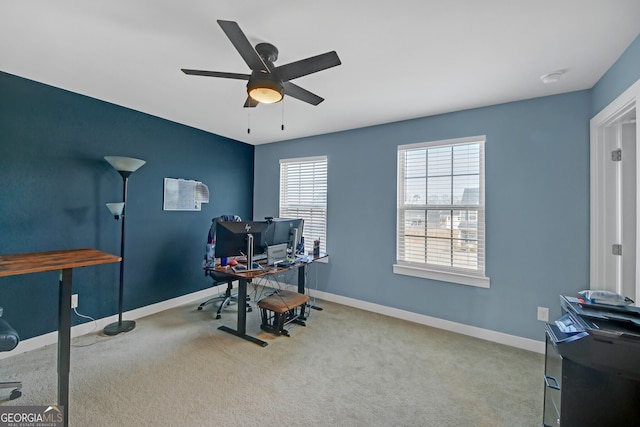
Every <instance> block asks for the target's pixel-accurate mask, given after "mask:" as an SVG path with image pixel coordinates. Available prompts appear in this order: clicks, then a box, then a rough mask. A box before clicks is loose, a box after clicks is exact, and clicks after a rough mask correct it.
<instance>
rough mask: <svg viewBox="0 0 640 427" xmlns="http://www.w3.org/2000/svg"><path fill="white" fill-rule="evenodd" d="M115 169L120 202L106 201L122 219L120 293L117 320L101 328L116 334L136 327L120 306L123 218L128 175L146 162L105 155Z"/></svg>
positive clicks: (122, 278) (114, 213)
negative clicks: (118, 184)
mask: <svg viewBox="0 0 640 427" xmlns="http://www.w3.org/2000/svg"><path fill="white" fill-rule="evenodd" d="M104 159H105V160H106V161H107V162H109V164H110V165H111V166H113V168H114V169H115V170H117V171H118V173H119V174H120V176H122V185H123V188H122V202H116V203H107V208H108V209H109V212H111V214H112V215H113V216H114V218H115V219H116V220H121V221H122V232H121V235H120V257H121V258H122V261H120V289H119V290H120V295H119V296H118V321H117V322H114V323H111V324H109V325H107V326H105V328H104V329H103V332H104V333H105V335H117V334H119V333H121V332H129V331H131V330H132V329H134V328H135V327H136V322H134V321H133V320H122V307H123V291H124V260H125V258H124V243H125V240H124V231H125V228H124V220H125V209H126V206H127V182H128V181H129V176H130V175H131V174H132V173H133V172H135V171H137V170H138V169H140V167H141V166H142V165H144V164H145V163H146V162H145V161H144V160H140V159H134V158H132V157H118V156H106V157H105V158H104Z"/></svg>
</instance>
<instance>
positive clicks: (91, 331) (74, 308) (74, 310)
mask: <svg viewBox="0 0 640 427" xmlns="http://www.w3.org/2000/svg"><path fill="white" fill-rule="evenodd" d="M73 312H74V313H75V314H76V316H78V317H82V318H83V319H89V320H91V321H92V322H93V329H92V330H90V331H89V332H87V335H88V334H91V333H93V332H95V330H96V329H98V322H96V319H94V318H93V317H91V316H85V315H84V314H80V313H78V308H77V307H73ZM97 342H98V341H97V340H96V341H94V342H92V343H90V344H83V345H80V344H71V346H72V347H89V346H92V345H94V344H95V343H97Z"/></svg>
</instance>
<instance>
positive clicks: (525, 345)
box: [260, 280, 545, 354]
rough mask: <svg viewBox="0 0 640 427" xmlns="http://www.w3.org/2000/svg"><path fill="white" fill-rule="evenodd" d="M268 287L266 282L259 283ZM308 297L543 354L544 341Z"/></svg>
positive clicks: (337, 298)
mask: <svg viewBox="0 0 640 427" xmlns="http://www.w3.org/2000/svg"><path fill="white" fill-rule="evenodd" d="M260 284H261V285H264V286H269V282H268V281H266V280H265V281H263V283H260ZM286 289H287V290H292V291H293V290H297V289H298V287H297V286H293V285H287V286H286ZM309 296H311V297H316V298H319V299H321V300H325V301H330V302H335V303H338V304H342V305H346V306H349V307H354V308H359V309H361V310H366V311H371V312H374V313H379V314H384V315H385V316H390V317H395V318H397V319H403V320H408V321H409V322H414V323H419V324H421V325H425V326H431V327H434V328H438V329H444V330H445V331H450V332H455V333H457V334H462V335H467V336H470V337H474V338H480V339H483V340H486V341H491V342H495V343H498V344H504V345H508V346H511V347H516V348H520V349H523V350H528V351H533V352H535V353H540V354H544V353H545V343H544V341H536V340H532V339H529V338H522V337H518V336H515V335H509V334H505V333H502V332H496V331H492V330H490V329H482V328H478V327H476V326H469V325H464V324H462V323H456V322H452V321H450V320H444V319H439V318H437V317H431V316H425V315H424V314H417V313H413V312H410V311H405V310H399V309H397V308H392V307H387V306H384V305H380V304H374V303H370V302H366V301H360V300H357V299H353V298H348V297H343V296H340V295H335V294H330V293H327V292H322V291H316V290H313V289H310V290H309Z"/></svg>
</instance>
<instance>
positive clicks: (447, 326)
mask: <svg viewBox="0 0 640 427" xmlns="http://www.w3.org/2000/svg"><path fill="white" fill-rule="evenodd" d="M254 282H256V283H257V284H259V285H264V286H270V285H271V284H270V283H269V281H267V280H260V279H258V280H254ZM271 287H272V286H271ZM287 289H289V290H292V291H294V290H297V289H298V287H297V286H294V285H288V286H287ZM217 293H218V290H217V289H216V288H215V287H213V288H208V289H205V290H202V291H198V292H194V293H191V294H187V295H182V296H180V297H177V298H173V299H170V300H166V301H162V302H159V303H156V304H151V305H147V306H145V307H140V308H137V309H135V310H131V311H127V312H126V313H123V314H122V317H123V318H124V319H126V320H136V319H140V318H142V317H146V316H150V315H152V314H156V313H159V312H161V311H164V310H169V309H171V308H174V307H178V306H180V305H184V304H189V303H192V302H195V301H198V300H202V299H206V298H209V297H211V296H212V295H215V294H217ZM309 295H310V296H311V297H315V298H319V299H321V300H325V301H330V302H335V303H337V304H342V305H346V306H349V307H354V308H359V309H361V310H366V311H371V312H374V313H379V314H383V315H385V316H390V317H395V318H397V319H403V320H407V321H409V322H414V323H418V324H421V325H425V326H431V327H434V328H438V329H443V330H446V331H450V332H455V333H458V334H462V335H468V336H470V337H474V338H480V339H483V340H486V341H491V342H495V343H498V344H504V345H508V346H511V347H516V348H521V349H523V350H528V351H533V352H536V353H541V354H544V352H545V343H544V341H536V340H532V339H529V338H522V337H518V336H515V335H508V334H504V333H502V332H496V331H492V330H489V329H482V328H478V327H475V326H469V325H464V324H461V323H456V322H452V321H449V320H443V319H439V318H437V317H431V316H425V315H423V314H417V313H412V312H410V311H405V310H399V309H397V308H392V307H387V306H384V305H380V304H374V303H370V302H366V301H360V300H357V299H353V298H348V297H343V296H340V295H335V294H330V293H327V292H322V291H317V290H313V289H310V290H309ZM117 321H118V315H117V314H116V315H113V316H110V317H105V318H102V319H98V320H96V323H94V322H87V323H83V324H80V325H76V326H73V327H72V328H71V338H75V337H78V336H81V335H86V334H89V333H91V332H93V331H94V330H95V329H96V328H98V329H103V328H104V327H105V326H107V325H108V324H110V323H113V322H117ZM96 325H97V326H96ZM57 341H58V332H57V331H56V332H50V333H48V334H44V335H39V336H37V337H33V338H29V339H27V340H24V341H20V343H19V344H18V346H17V347H16V348H15V349H14V350H12V351H7V352H0V360H1V359H4V358H6V357H11V356H15V355H16V354H20V353H25V352H27V351H30V350H35V349H38V348H41V347H44V346H47V345H50V344H55V343H57Z"/></svg>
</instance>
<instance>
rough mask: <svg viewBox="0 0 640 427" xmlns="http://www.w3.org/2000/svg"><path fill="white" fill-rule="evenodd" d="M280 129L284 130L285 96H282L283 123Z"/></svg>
mask: <svg viewBox="0 0 640 427" xmlns="http://www.w3.org/2000/svg"><path fill="white" fill-rule="evenodd" d="M280 130H284V98H282V125H281V126H280Z"/></svg>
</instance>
